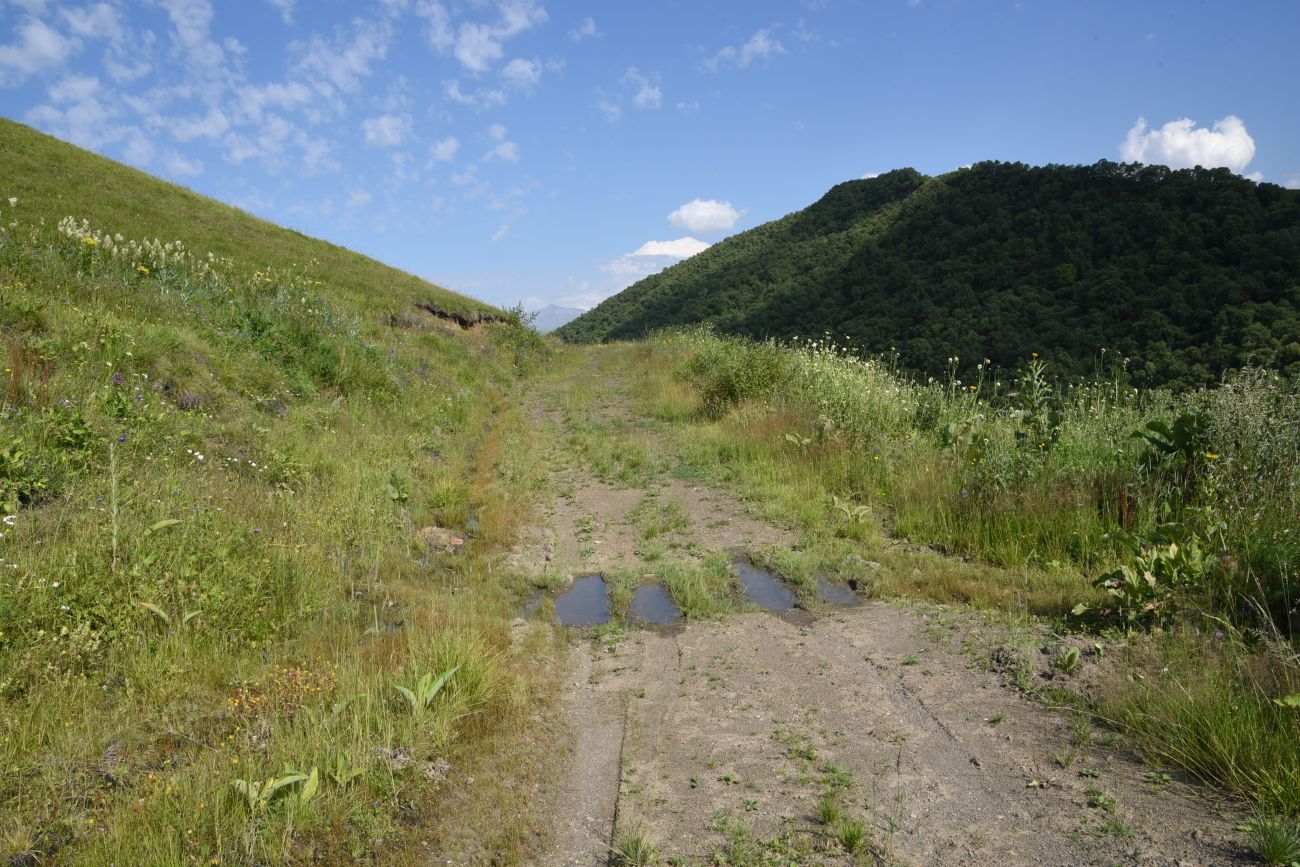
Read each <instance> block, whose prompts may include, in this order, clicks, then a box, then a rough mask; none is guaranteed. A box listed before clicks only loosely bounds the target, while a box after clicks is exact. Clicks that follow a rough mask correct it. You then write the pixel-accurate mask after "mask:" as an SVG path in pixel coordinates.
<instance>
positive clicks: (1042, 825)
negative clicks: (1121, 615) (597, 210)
mask: <svg viewBox="0 0 1300 867" xmlns="http://www.w3.org/2000/svg"><path fill="white" fill-rule="evenodd" d="M598 393H599V394H600V395H601V396H602V400H603V403H601V404H600V405H598V406H597V407H596V408H595V410H593V411H594V412H596V413H598V414H599V415H600V417H601V418H602V419H603V420H604V422H605V423H607V424H611V425H615V426H617V425H620V424H624V422H625V420H626V418H627V416H626V410H625V409H623V408H621V407H620V406H619V402H618V398H617V396H616V393H617V390H616V389H615V388H613V387H610V386H608V385H607V386H606V387H603V388H601V389H599V391H598ZM535 419H536V420H537V423H538V424H539V425H551V426H552V427H554V428H556V429H557V431H560V433H559V434H557V435H556V441H557V442H558V441H559V440H560V439H561V435H562V421H561V414H560V413H559V412H558V411H556V410H555V409H554V408H552V409H551V410H550V411H549V414H548V412H547V411H546V409H545V408H544V407H542V406H541V405H540V404H539V407H538V409H537V412H536V413H535ZM620 420H623V421H620ZM570 439H572V438H570ZM554 478H555V480H556V484H557V488H558V489H562V490H564V491H565V492H566V495H565V496H561V497H557V498H556V499H555V501H554V503H553V504H552V505H551V506H550V508H549V509H548V511H547V514H546V515H545V517H544V520H543V521H542V522H541V524H540V525H539V526H538V527H537V528H536V529H535V530H534V532H533V533H532V534H531V535H530V537H529V541H528V542H526V543H525V544H523V545H521V547H520V549H519V550H518V551H517V552H516V555H517V556H516V559H517V560H518V561H519V562H523V563H529V562H531V563H537V564H542V563H545V568H547V569H550V570H560V571H562V572H565V573H567V574H569V575H578V574H590V573H592V572H598V571H603V570H609V569H614V568H618V567H619V566H621V565H624V564H630V563H631V564H635V563H639V562H641V561H640V558H641V557H642V556H643V555H644V553H645V551H644V548H643V547H642V546H641V541H643V540H642V539H641V538H640V537H639V536H638V532H637V527H638V526H639V525H638V520H639V518H638V515H637V514H635V512H636V509H637V508H638V506H639V505H640V504H641V503H643V502H644V498H645V494H646V491H647V490H649V491H652V492H653V497H654V499H655V502H656V504H658V505H659V506H663V505H664V504H676V505H675V506H674V509H675V510H676V512H677V513H680V514H683V515H686V516H687V520H684V521H681V522H680V525H679V526H678V528H677V529H676V530H674V531H673V534H671V538H672V539H673V544H674V546H675V547H676V548H677V549H680V550H684V551H688V552H700V551H706V550H729V551H730V550H746V549H749V550H752V549H753V548H754V547H756V546H758V545H761V544H772V543H774V542H777V543H781V542H788V541H789V540H790V539H791V538H792V534H791V531H790V529H789V528H785V527H780V526H775V525H773V524H771V523H767V522H764V521H762V520H760V519H758V518H757V517H756V516H755V515H754V514H752V513H751V512H750V511H749V510H748V509H747V508H745V507H744V505H743V504H739V503H737V502H736V501H735V499H734V498H733V497H732V496H730V495H729V493H728V492H726V491H722V490H716V489H711V488H709V487H707V486H703V485H700V484H695V483H683V482H682V481H681V480H678V479H672V478H668V477H666V476H665V477H663V478H659V479H652V480H651V481H650V482H648V483H644V484H642V483H640V482H639V483H638V484H637V485H620V484H618V483H616V482H611V481H610V480H609V479H605V480H601V479H599V478H598V477H597V474H595V473H594V472H593V471H592V470H591V469H590V467H589V466H588V465H586V464H585V463H584V462H583V461H581V460H578V459H575V458H574V457H573V455H572V453H571V452H566V451H564V450H562V449H558V450H557V451H556V466H555V468H554ZM642 566H645V564H644V563H642ZM539 568H541V567H539ZM645 568H650V567H645ZM737 595H739V593H738V592H737ZM813 609H814V610H812V611H805V610H799V609H796V610H794V611H792V612H787V613H783V614H779V615H778V614H773V613H766V612H758V611H755V612H749V613H736V614H732V615H729V616H726V617H724V618H723V619H721V620H719V621H691V622H688V623H686V624H684V625H680V626H674V627H666V628H659V629H647V628H634V627H631V628H627V629H605V630H598V631H597V632H595V633H593V632H592V631H591V630H587V631H585V632H583V631H577V632H575V633H574V637H573V642H574V644H573V649H572V652H571V655H570V672H569V676H568V677H566V679H565V682H566V684H567V685H568V693H567V695H566V696H565V704H564V707H565V708H566V713H567V714H568V719H569V722H570V726H571V730H572V732H573V741H572V752H571V755H570V756H569V759H568V763H567V771H566V772H565V778H564V780H563V781H562V784H561V785H560V786H559V787H558V788H559V790H560V792H559V797H558V799H557V801H556V804H555V820H554V827H553V832H552V834H551V851H550V852H549V853H548V854H547V855H546V856H545V857H544V858H542V859H541V862H540V863H543V864H547V865H561V864H563V865H595V864H607V863H637V862H636V861H635V860H632V861H624V862H620V861H618V860H617V856H616V855H615V850H616V849H617V848H619V847H620V846H623V847H625V848H626V847H627V844H628V843H629V842H630V841H632V840H640V841H642V842H645V843H648V844H651V845H653V847H655V848H656V849H657V850H658V852H659V854H660V858H661V861H660V863H679V864H756V865H757V864H787V863H799V864H837V865H838V864H859V863H866V864H871V863H891V864H990V863H996V864H1000V865H1016V864H1026V865H1028V864H1035V865H1038V864H1062V865H1064V864H1115V863H1121V864H1128V863H1150V864H1171V865H1182V864H1220V863H1234V862H1235V861H1236V860H1238V859H1239V858H1241V857H1242V856H1241V854H1240V852H1241V850H1240V849H1239V848H1238V847H1237V846H1236V845H1235V843H1234V840H1235V837H1236V836H1237V835H1236V834H1235V833H1234V831H1233V826H1234V824H1236V823H1237V822H1238V821H1240V818H1239V817H1238V816H1237V815H1235V814H1234V812H1233V810H1232V808H1231V807H1230V806H1227V805H1223V804H1217V803H1216V802H1215V801H1213V800H1212V799H1211V798H1210V797H1209V796H1208V795H1207V794H1206V793H1205V792H1204V791H1203V790H1201V789H1200V788H1199V787H1197V786H1196V785H1194V784H1193V783H1192V782H1191V781H1187V780H1182V779H1179V778H1177V777H1176V776H1170V775H1165V774H1162V773H1159V772H1158V771H1153V770H1152V769H1151V768H1149V767H1146V766H1144V765H1142V764H1141V763H1140V762H1139V761H1138V760H1137V759H1136V757H1134V756H1132V755H1129V754H1128V753H1126V752H1125V750H1124V747H1123V745H1122V743H1121V741H1120V739H1119V738H1118V737H1117V736H1116V735H1114V734H1113V733H1110V732H1107V731H1103V730H1100V729H1097V730H1094V727H1093V725H1092V723H1091V722H1090V721H1089V720H1088V719H1087V718H1086V717H1085V716H1083V715H1081V714H1078V713H1075V712H1073V711H1068V710H1062V709H1052V708H1051V707H1049V706H1047V704H1046V703H1045V702H1044V701H1042V700H1041V699H1039V700H1031V699H1030V698H1027V697H1025V696H1024V694H1023V692H1022V691H1021V690H1020V689H1017V688H1015V687H1013V686H1012V684H1011V683H1010V681H1011V678H1010V677H1009V676H1004V675H1003V674H1002V673H1000V672H999V671H998V669H999V668H1002V669H1007V668H1011V669H1018V670H1019V672H1020V675H1021V677H1026V676H1028V677H1040V676H1045V675H1043V672H1044V671H1045V670H1046V669H1048V668H1050V666H1047V665H1044V664H1042V663H1041V662H1040V661H1039V660H1036V659H1034V658H1032V656H1029V655H1027V654H1026V653H1025V652H1024V651H1023V650H1020V651H1017V650H1012V649H1007V648H1002V649H1001V650H999V649H998V647H997V645H998V644H999V642H1001V641H1003V640H1005V639H1006V638H1007V637H1008V636H1007V635H1006V634H1005V633H1004V631H999V629H998V628H997V627H996V626H994V625H991V624H990V623H989V622H988V620H987V619H985V618H981V617H980V616H978V615H976V614H975V613H973V612H970V611H965V610H961V609H945V608H940V607H936V606H921V605H918V604H913V603H907V602H889V601H879V600H867V601H864V602H863V603H862V604H859V605H856V606H851V607H831V606H813ZM540 616H543V617H546V616H549V614H548V613H547V610H545V609H544V610H543V612H542V614H541V615H540ZM1012 637H1015V638H1019V645H1018V646H1020V647H1022V648H1023V647H1025V646H1032V645H1033V643H1034V637H1033V636H1032V635H1025V634H1021V635H1019V636H1012ZM1013 643H1014V642H1013ZM1021 685H1023V682H1022V684H1021ZM859 830H860V831H861V834H860V835H859V834H858V833H857V832H858V831H859ZM858 837H860V839H857V838H858Z"/></svg>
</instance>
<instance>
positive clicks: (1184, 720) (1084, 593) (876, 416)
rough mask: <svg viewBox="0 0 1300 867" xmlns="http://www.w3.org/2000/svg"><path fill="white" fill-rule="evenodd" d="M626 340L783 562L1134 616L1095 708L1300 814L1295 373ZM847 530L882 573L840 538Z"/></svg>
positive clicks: (938, 589)
mask: <svg viewBox="0 0 1300 867" xmlns="http://www.w3.org/2000/svg"><path fill="white" fill-rule="evenodd" d="M635 354H636V356H637V358H638V359H639V363H640V365H641V368H642V379H643V380H644V384H643V385H644V387H643V388H642V401H643V402H644V403H645V404H646V406H647V409H648V410H650V411H651V412H654V413H655V414H656V415H658V416H659V417H660V418H664V419H668V420H672V421H675V422H677V423H679V424H682V425H685V426H687V427H688V429H687V431H686V432H685V433H684V434H683V436H682V439H683V441H684V443H685V445H684V447H683V449H684V457H685V460H686V461H687V463H688V464H689V465H691V466H697V467H699V468H700V469H699V471H700V472H709V473H712V474H713V475H715V476H716V477H718V478H721V479H724V480H731V481H735V482H738V483H739V484H740V485H741V487H742V489H744V490H746V491H751V492H754V493H755V494H756V496H757V498H758V499H760V500H762V501H766V502H768V503H771V504H775V506H776V511H777V512H779V513H780V514H781V515H783V516H784V517H786V518H787V519H788V520H792V521H793V523H794V524H795V525H796V526H798V527H801V528H802V529H803V539H802V542H801V551H800V552H799V553H798V554H797V555H792V556H794V557H795V559H796V560H799V561H806V562H805V563H804V565H805V566H806V565H807V564H808V563H816V568H817V569H819V570H821V571H828V572H832V573H833V572H835V571H836V570H837V569H841V570H843V569H846V568H847V569H848V570H849V571H850V572H852V573H853V574H857V575H859V576H865V577H866V578H867V579H868V582H869V584H870V585H871V586H872V587H873V588H879V589H881V590H882V591H883V592H893V593H899V594H904V595H914V596H920V597H923V598H929V599H936V600H944V601H947V600H953V601H970V602H975V603H977V604H985V605H987V604H993V605H998V606H1003V607H1007V608H1010V609H1012V610H1017V611H1018V610H1027V611H1029V612H1031V613H1037V614H1048V615H1054V616H1057V617H1060V618H1062V619H1064V618H1066V617H1067V616H1068V615H1069V614H1070V613H1071V612H1072V610H1073V611H1076V612H1077V611H1084V612H1086V613H1087V614H1088V615H1095V614H1097V613H1100V614H1101V615H1102V617H1103V619H1102V621H1101V622H1100V623H1098V624H1097V625H1098V626H1101V625H1106V624H1107V623H1110V624H1112V625H1121V626H1123V627H1125V628H1126V629H1127V630H1131V631H1130V632H1129V633H1128V634H1129V636H1130V637H1129V638H1128V639H1127V640H1126V642H1127V644H1128V645H1129V647H1128V649H1127V650H1126V651H1124V652H1123V653H1122V654H1121V656H1120V659H1121V663H1120V664H1121V667H1122V672H1121V674H1120V676H1117V677H1116V678H1115V679H1114V681H1113V682H1111V683H1109V684H1107V685H1105V686H1104V687H1103V689H1102V690H1101V691H1100V692H1099V693H1098V696H1097V697H1096V708H1097V711H1098V713H1099V714H1100V715H1101V716H1103V717H1104V718H1106V719H1108V720H1110V721H1111V722H1112V723H1113V724H1114V725H1116V726H1118V727H1120V728H1122V729H1123V730H1125V731H1126V732H1128V733H1129V735H1130V736H1131V738H1132V742H1133V744H1134V745H1135V746H1136V747H1137V748H1138V749H1139V750H1140V751H1142V752H1143V753H1144V754H1145V755H1146V756H1147V757H1148V758H1150V759H1151V760H1152V761H1154V762H1157V763H1160V764H1164V765H1171V766H1175V767H1181V768H1184V769H1186V770H1187V771H1189V772H1191V773H1193V774H1195V775H1197V776H1199V777H1200V778H1201V779H1203V780H1205V781H1207V782H1209V783H1212V784H1215V785H1218V786H1222V787H1224V788H1226V789H1229V790H1231V791H1234V792H1236V793H1238V794H1240V795H1242V796H1243V797H1245V798H1247V799H1248V800H1251V801H1253V802H1254V803H1255V804H1256V805H1257V806H1258V807H1259V809H1261V810H1263V811H1265V813H1270V812H1271V813H1283V814H1290V815H1296V814H1297V813H1300V801H1298V800H1297V792H1300V779H1298V778H1297V777H1296V770H1295V769H1296V768H1300V713H1297V711H1296V708H1295V707H1294V706H1292V705H1293V704H1294V702H1295V701H1297V696H1300V660H1298V659H1297V654H1296V649H1295V647H1296V645H1295V639H1296V637H1297V631H1298V630H1300V610H1298V609H1297V603H1298V601H1300V595H1298V593H1297V590H1298V588H1297V583H1296V582H1297V563H1300V556H1298V555H1300V546H1298V545H1297V534H1300V452H1298V451H1297V450H1298V449H1300V437H1298V436H1297V434H1296V431H1297V430H1300V392H1298V391H1297V388H1296V384H1295V383H1290V382H1286V381H1283V380H1281V379H1280V378H1279V377H1277V376H1276V375H1274V374H1272V373H1270V372H1268V371H1264V370H1257V369H1249V370H1243V371H1240V372H1238V373H1236V374H1234V375H1232V376H1230V377H1228V378H1227V379H1226V380H1225V381H1224V382H1223V383H1222V384H1221V385H1219V386H1218V387H1217V388H1213V389H1205V390H1200V391H1195V392H1187V393H1180V394H1171V393H1168V392H1142V391H1137V390H1134V389H1132V388H1129V387H1126V386H1125V385H1124V381H1123V371H1122V367H1121V368H1118V369H1116V370H1113V371H1110V373H1109V375H1107V376H1105V377H1103V378H1099V379H1098V380H1097V381H1094V382H1082V383H1062V382H1057V381H1054V380H1053V379H1052V378H1051V375H1050V366H1048V365H1047V364H1046V362H1044V361H1042V360H1040V359H1037V358H1031V359H1028V360H1027V362H1026V365H1025V367H1024V368H1023V369H1021V370H1019V371H996V370H992V369H988V368H986V367H979V368H978V374H979V377H978V379H977V380H976V381H975V382H961V381H959V380H958V379H957V378H956V377H955V376H949V377H947V378H945V379H942V380H933V379H931V380H926V381H918V380H915V379H910V378H907V377H904V376H901V375H899V373H898V372H897V371H895V370H894V369H893V368H892V366H891V365H890V363H889V361H888V360H887V359H886V360H884V361H881V360H876V359H864V358H860V357H858V356H857V355H856V354H854V353H853V352H851V351H848V350H846V349H844V348H843V347H838V346H835V345H834V344H832V343H829V342H825V341H812V342H797V343H792V344H776V343H772V342H768V343H753V342H750V341H747V340H744V339H738V338H730V337H723V336H719V335H717V334H714V333H712V332H710V331H707V330H687V331H678V332H672V333H666V334H662V335H659V336H658V338H656V339H655V340H653V341H651V342H649V343H647V344H645V345H644V346H642V347H640V348H639V349H637V350H636V351H635ZM955 364H956V362H955V360H954V367H955ZM672 370H675V371H676V374H677V375H676V376H673V375H671V374H665V371H672ZM684 386H688V387H689V389H690V390H689V391H684V390H683V387H684ZM1153 423H1155V424H1154V425H1153ZM863 508H868V509H870V510H871V513H872V514H873V515H874V516H877V517H879V518H880V519H881V520H882V521H883V523H884V524H885V525H886V528H887V529H888V530H889V531H891V532H892V533H893V535H894V536H895V537H896V538H897V537H902V538H903V539H907V540H910V541H911V542H913V543H920V544H921V545H925V546H930V547H933V548H936V549H938V550H939V551H940V552H942V553H947V554H962V555H965V558H966V559H968V560H973V561H974V562H970V563H964V562H958V561H956V560H954V559H950V558H949V559H944V560H943V561H942V562H938V561H936V562H933V563H925V562H922V561H923V560H924V557H922V556H920V555H917V554H913V555H910V556H909V557H908V558H907V560H906V562H905V563H904V562H901V561H899V559H898V557H897V556H896V555H895V554H894V553H893V551H892V549H891V547H890V546H886V545H883V544H881V543H880V542H879V540H876V539H873V538H872V537H871V535H870V533H865V534H864V533H863V531H862V530H861V529H858V528H855V527H851V526H846V521H845V515H846V514H857V513H859V512H860V511H861V509H863ZM840 512H843V513H844V514H840ZM854 538H863V539H864V544H863V548H864V549H865V550H866V551H868V552H870V556H873V557H876V558H878V559H879V560H880V561H881V562H880V563H876V564H875V566H876V571H875V572H868V571H865V570H864V569H863V567H862V565H861V564H862V559H861V557H860V556H859V557H858V559H857V560H856V561H852V560H850V559H849V556H850V555H847V554H846V553H845V548H844V545H845V543H847V542H848V541H849V540H852V539H854ZM854 563H856V565H852V564H854ZM981 563H985V564H990V565H989V566H981V565H980V564H981ZM799 565H800V563H798V562H796V563H792V564H790V563H787V564H786V567H787V568H788V569H789V570H790V571H791V572H792V573H798V572H799V568H797V567H799ZM993 567H1003V568H993ZM1126 581H1128V582H1130V583H1127V584H1126V583H1125V582H1126ZM1106 618H1114V619H1113V620H1109V621H1108V620H1107V619H1106ZM1116 621H1117V623H1116ZM1075 625H1076V626H1077V625H1084V624H1080V623H1079V622H1077V621H1076V622H1075ZM1110 634H1111V635H1112V637H1116V636H1120V635H1122V634H1123V633H1110ZM1121 641H1122V642H1123V641H1124V640H1123V639H1121Z"/></svg>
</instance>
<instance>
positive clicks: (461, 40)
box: [415, 0, 547, 74]
mask: <svg viewBox="0 0 1300 867" xmlns="http://www.w3.org/2000/svg"><path fill="white" fill-rule="evenodd" d="M497 11H498V13H499V18H498V20H497V21H495V22H493V23H484V22H479V21H462V22H460V24H459V26H455V25H454V24H453V21H452V15H451V13H450V12H449V11H448V10H447V7H446V6H444V5H443V4H442V3H440V2H436V0H421V2H419V3H417V4H416V7H415V12H416V14H417V15H419V16H420V17H421V18H423V19H424V20H425V22H426V35H427V38H428V40H429V44H431V45H432V46H433V47H434V48H435V49H437V50H438V51H439V52H440V53H443V54H450V55H451V56H453V57H455V58H456V60H458V61H459V62H460V64H461V66H463V67H465V69H467V70H468V71H470V72H472V73H475V74H478V73H482V72H486V71H488V70H489V69H490V68H491V67H492V66H493V64H495V63H496V62H497V61H498V60H500V59H501V57H502V56H503V55H504V53H505V42H506V41H507V40H509V39H510V38H511V37H514V36H517V35H519V34H520V33H523V32H524V31H525V30H530V29H532V28H533V27H536V26H538V25H539V24H542V23H544V22H545V21H546V19H547V14H546V10H545V9H543V8H542V7H541V6H540V5H538V3H537V2H536V0H504V2H502V3H499V4H498V5H497Z"/></svg>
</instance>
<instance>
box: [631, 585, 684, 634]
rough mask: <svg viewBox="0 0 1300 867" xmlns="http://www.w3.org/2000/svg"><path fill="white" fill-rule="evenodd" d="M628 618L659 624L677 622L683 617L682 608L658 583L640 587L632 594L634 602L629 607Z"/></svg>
mask: <svg viewBox="0 0 1300 867" xmlns="http://www.w3.org/2000/svg"><path fill="white" fill-rule="evenodd" d="M627 615H628V620H633V621H635V620H640V621H641V622H643V623H650V624H653V625H657V626H664V625H667V624H669V623H676V622H677V621H678V620H681V619H682V610H681V609H680V608H678V607H677V603H676V602H674V601H673V600H672V599H671V598H670V597H669V596H668V591H666V590H664V588H663V587H660V586H659V585H658V584H647V585H645V586H644V587H638V588H637V589H636V593H635V594H634V595H633V596H632V604H631V605H630V606H628V609H627Z"/></svg>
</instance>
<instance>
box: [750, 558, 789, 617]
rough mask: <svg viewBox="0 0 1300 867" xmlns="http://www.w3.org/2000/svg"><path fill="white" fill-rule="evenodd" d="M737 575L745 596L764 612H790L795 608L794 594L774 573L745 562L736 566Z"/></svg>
mask: <svg viewBox="0 0 1300 867" xmlns="http://www.w3.org/2000/svg"><path fill="white" fill-rule="evenodd" d="M736 573H737V574H738V575H739V576H740V584H741V586H742V587H744V588H745V595H746V596H748V597H749V599H750V601H751V602H753V603H754V604H755V605H757V606H758V607H759V608H762V609H763V610H764V611H789V610H790V609H791V608H793V607H794V594H793V593H791V592H790V588H788V587H786V586H785V585H784V584H782V583H781V582H780V581H779V580H777V578H776V576H775V575H773V574H772V573H770V572H766V571H764V570H762V569H760V568H758V567H757V566H755V565H754V564H753V563H748V562H746V561H744V560H741V561H740V562H738V563H737V564H736Z"/></svg>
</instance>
